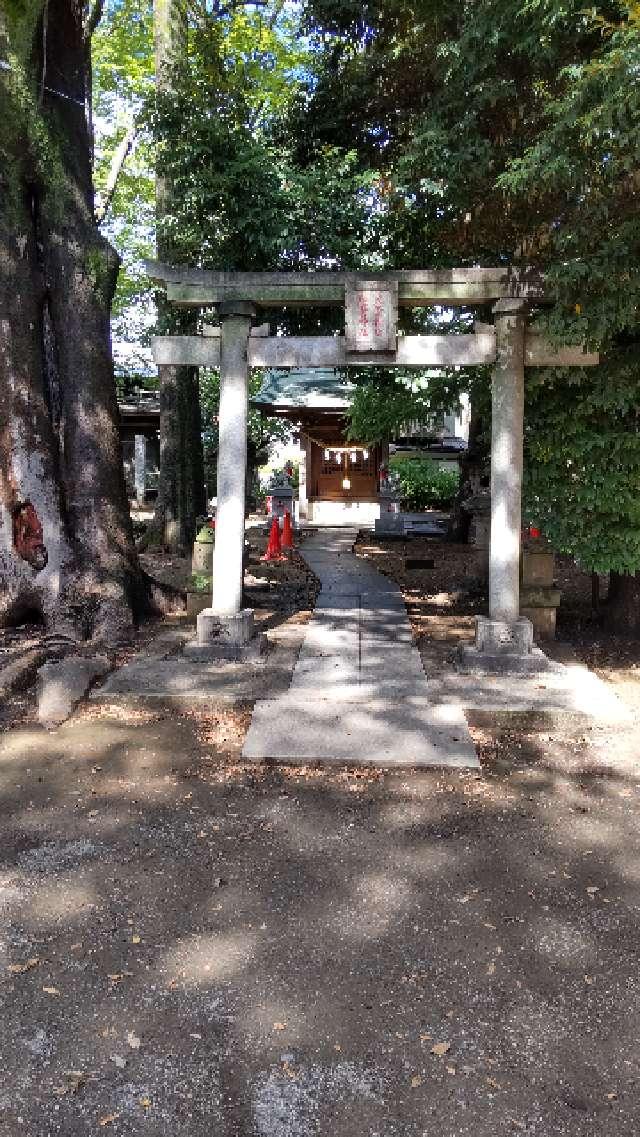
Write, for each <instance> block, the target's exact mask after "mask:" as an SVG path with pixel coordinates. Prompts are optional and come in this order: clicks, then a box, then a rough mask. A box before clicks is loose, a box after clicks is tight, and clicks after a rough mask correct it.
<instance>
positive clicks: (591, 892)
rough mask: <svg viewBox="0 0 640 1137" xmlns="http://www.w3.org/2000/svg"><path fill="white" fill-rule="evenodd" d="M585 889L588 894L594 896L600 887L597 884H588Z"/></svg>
mask: <svg viewBox="0 0 640 1137" xmlns="http://www.w3.org/2000/svg"><path fill="white" fill-rule="evenodd" d="M585 891H586V892H588V893H589V896H595V894H596V892H599V891H600V887H599V885H597V884H590V885H588V886H587V888H586V889H585Z"/></svg>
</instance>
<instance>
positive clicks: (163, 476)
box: [152, 0, 206, 551]
mask: <svg viewBox="0 0 640 1137" xmlns="http://www.w3.org/2000/svg"><path fill="white" fill-rule="evenodd" d="M153 16H154V40H155V62H156V87H157V90H158V92H159V93H161V94H170V93H171V91H172V89H173V83H174V78H175V74H176V69H177V68H178V67H179V66H180V64H181V62H183V60H184V58H185V57H186V52H187V18H186V5H185V2H184V0H154V5H153ZM162 155H163V150H162V146H160V147H159V151H158V162H157V168H156V220H157V255H158V260H161V261H167V262H169V263H171V262H172V261H173V260H175V259H176V258H175V250H174V248H173V245H172V243H171V241H170V240H168V239H167V237H166V236H165V235H164V234H163V228H162V222H163V218H164V217H165V216H166V214H168V213H170V211H171V182H170V179H169V178H168V177H167V176H166V174H165V171H164V169H163V158H162ZM157 303H158V328H159V331H160V332H161V333H165V334H168V333H172V334H182V335H189V334H191V335H193V334H194V333H195V331H196V325H197V316H196V315H195V314H194V313H191V312H189V313H182V314H179V313H175V312H172V311H171V310H170V308H169V305H168V304H167V302H166V300H165V299H164V296H162V295H159V296H158V301H157ZM158 382H159V387H160V479H159V486H158V501H157V506H156V513H155V518H154V522H153V526H152V539H156V540H159V541H160V542H161V544H162V545H164V547H165V548H167V549H172V550H175V551H178V550H182V549H184V548H186V547H187V546H188V545H189V544H190V543H191V541H192V540H193V536H194V530H195V522H196V517H197V516H198V514H201V513H204V510H205V508H206V501H205V492H204V456H203V447H202V427H201V421H200V394H199V385H198V369H197V368H195V367H164V366H163V367H159V368H158Z"/></svg>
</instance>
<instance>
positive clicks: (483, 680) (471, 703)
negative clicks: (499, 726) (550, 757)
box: [427, 665, 634, 724]
mask: <svg viewBox="0 0 640 1137" xmlns="http://www.w3.org/2000/svg"><path fill="white" fill-rule="evenodd" d="M427 690H428V697H429V699H430V701H431V702H433V703H434V704H437V703H443V704H447V703H449V702H450V701H452V700H453V701H455V702H457V703H459V704H460V705H461V706H462V707H464V709H465V710H470V711H471V710H474V711H507V712H509V711H510V712H518V713H522V712H527V711H536V712H538V713H540V714H544V713H546V712H549V713H552V714H554V713H565V714H571V715H585V716H586V717H587V718H592V719H599V720H601V721H602V722H610V723H621V724H622V723H630V722H632V721H634V716H633V714H632V712H631V711H630V710H629V708H628V707H627V706H625V704H624V703H623V702H622V700H621V699H619V698H618V696H617V695H616V694H615V693H614V692H613V691H612V690H611V689H610V688H609V687H608V686H607V684H606V683H604V682H603V681H602V679H600V678H599V677H598V676H597V675H594V674H593V672H591V671H588V670H587V668H586V667H580V666H579V665H572V666H569V667H563V668H562V670H560V671H554V672H550V673H548V674H544V675H502V676H491V675H464V674H460V673H458V672H455V671H446V672H444V673H442V674H441V675H439V676H438V677H437V678H434V679H430V680H429V681H428V682H427Z"/></svg>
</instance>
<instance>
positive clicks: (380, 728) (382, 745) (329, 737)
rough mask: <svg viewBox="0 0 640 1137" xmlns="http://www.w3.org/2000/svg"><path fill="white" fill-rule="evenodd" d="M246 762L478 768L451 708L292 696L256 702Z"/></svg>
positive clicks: (466, 732)
mask: <svg viewBox="0 0 640 1137" xmlns="http://www.w3.org/2000/svg"><path fill="white" fill-rule="evenodd" d="M242 754H243V757H244V758H247V759H252V760H255V761H259V760H263V759H273V760H280V761H283V762H289V761H294V762H295V761H300V760H304V761H322V762H338V763H349V762H354V763H356V764H358V765H362V764H366V765H369V764H370V765H376V766H388V767H392V766H418V767H419V766H449V767H471V768H478V767H479V762H478V758H477V755H476V752H475V748H474V746H473V742H472V741H471V736H470V734H469V729H468V727H467V724H466V721H465V718H464V715H463V713H462V711H461V710H460V708H459V707H457V706H455V705H443V706H438V707H432V706H429V705H427V704H425V702H424V700H423V699H420V698H416V697H414V698H410V699H409V698H408V699H405V700H403V701H402V702H401V703H398V702H396V701H392V700H387V699H380V698H377V699H371V700H369V701H367V702H351V703H348V702H340V704H339V706H336V704H335V702H334V701H333V700H319V699H317V700H312V699H309V698H300V699H296V698H294V697H293V694H292V692H290V693H289V694H288V695H286V696H283V697H281V698H279V699H265V700H263V701H261V702H259V703H256V705H255V708H254V711H253V717H252V720H251V727H250V729H249V733H248V734H247V737H246V740H245V744H244V747H243V750H242Z"/></svg>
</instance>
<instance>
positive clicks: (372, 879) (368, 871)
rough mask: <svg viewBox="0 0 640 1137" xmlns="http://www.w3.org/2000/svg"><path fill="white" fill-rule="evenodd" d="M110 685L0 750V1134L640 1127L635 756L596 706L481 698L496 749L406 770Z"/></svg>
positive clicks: (243, 716)
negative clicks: (513, 708)
mask: <svg viewBox="0 0 640 1137" xmlns="http://www.w3.org/2000/svg"><path fill="white" fill-rule="evenodd" d="M115 706H116V710H115V711H114V710H113V709H112V708H111V707H110V706H109V705H107V706H106V707H105V706H102V707H100V708H98V709H93V708H92V709H91V710H88V711H85V712H82V713H81V714H80V715H78V716H77V717H76V718H75V719H74V720H72V721H71V722H70V723H68V724H66V725H65V726H64V727H63V728H61V729H60V730H58V731H56V732H52V733H50V734H47V733H45V732H44V731H38V730H35V729H24V730H16V731H14V732H12V733H11V734H7V735H5V736H4V739H3V740H2V745H1V747H0V778H1V779H2V789H3V793H2V814H1V818H0V821H1V838H2V846H1V847H2V864H1V866H0V918H1V921H2V926H1V928H0V948H1V954H0V966H1V967H2V968H3V970H2V971H1V972H0V974H1V977H2V999H3V1003H2V1013H3V1024H4V1042H5V1054H6V1056H7V1059H6V1060H7V1077H8V1082H7V1085H9V1086H10V1087H11V1089H10V1092H2V1093H0V1111H1V1112H0V1131H2V1132H3V1133H4V1132H6V1133H7V1134H11V1135H13V1134H14V1133H15V1134H17V1133H21V1132H28V1133H29V1134H33V1135H34V1137H44V1135H45V1134H47V1135H48V1134H56V1133H60V1134H64V1135H67V1134H71V1133H73V1134H74V1137H75V1135H76V1134H78V1135H82V1134H85V1133H86V1134H89V1133H94V1132H102V1129H104V1130H105V1131H106V1132H111V1133H114V1134H122V1135H125V1134H126V1135H127V1137H129V1135H133V1137H136V1135H138V1134H140V1135H141V1137H142V1135H147V1134H153V1135H154V1137H155V1135H156V1134H157V1135H158V1137H159V1135H160V1134H163V1135H164V1134H166V1133H171V1134H172V1137H174V1135H175V1137H187V1135H188V1137H199V1135H200V1134H202V1137H204V1135H205V1134H206V1137H211V1134H212V1133H214V1132H215V1133H216V1135H218V1134H219V1135H221V1137H240V1135H242V1137H245V1135H246V1137H253V1135H255V1137H288V1135H291V1137H294V1135H295V1137H299V1135H300V1134H304V1135H305V1137H307V1135H309V1137H315V1135H318V1137H325V1135H326V1134H327V1133H330V1132H333V1130H334V1128H335V1127H336V1126H338V1127H339V1131H340V1133H341V1134H343V1135H344V1137H361V1135H362V1134H366V1135H368V1137H373V1135H374V1134H384V1135H385V1137H394V1135H397V1137H400V1135H402V1137H423V1134H424V1133H425V1124H426V1122H425V1119H427V1122H428V1131H429V1132H431V1130H433V1131H434V1132H437V1133H438V1134H442V1135H444V1137H454V1135H455V1137H460V1135H462V1137H495V1134H496V1133H511V1132H518V1133H525V1134H529V1135H535V1137H555V1135H561V1134H562V1135H565V1134H566V1135H570V1137H593V1135H594V1134H595V1133H596V1132H597V1133H598V1134H601V1133H604V1134H606V1133H610V1134H612V1137H613V1135H614V1134H615V1137H618V1135H620V1134H625V1135H626V1134H629V1135H631V1134H632V1133H634V1132H635V1131H637V1129H638V1128H640V1112H639V1110H640V1107H639V1106H638V1101H639V1100H640V1099H639V1097H638V1092H637V1090H638V1078H639V1076H640V1070H639V1069H638V1055H637V1049H636V1038H637V1031H638V1009H639V1008H638V996H639V994H640V983H639V982H638V979H637V975H638V963H639V960H638V947H637V909H638V905H639V903H640V883H639V880H638V877H639V873H640V869H639V867H638V866H639V865H640V836H639V827H638V825H637V807H638V799H639V797H640V767H638V765H637V764H636V765H635V766H634V767H633V768H632V767H631V766H630V765H629V766H628V767H627V768H625V769H624V770H622V771H621V770H618V769H615V770H612V769H606V768H605V766H604V765H603V762H602V757H603V753H602V752H603V749H604V740H603V738H602V737H601V736H600V734H599V732H598V730H596V729H593V730H589V729H587V728H585V727H581V728H577V727H576V725H575V724H573V726H570V727H569V728H567V727H566V725H565V726H562V727H554V725H553V723H552V722H547V723H546V724H542V723H540V722H538V721H535V718H534V719H532V718H531V716H529V717H527V716H522V717H521V718H520V719H517V720H516V719H514V718H513V717H511V718H509V719H505V721H504V722H502V723H501V722H497V723H496V721H494V720H491V721H487V720H485V721H483V716H482V714H481V713H478V714H477V715H475V716H471V719H472V722H471V729H472V733H473V735H474V741H475V743H476V745H477V746H478V748H479V752H480V755H481V759H482V762H483V769H482V771H481V772H477V771H468V770H465V771H459V772H453V771H451V772H445V771H441V770H433V771H423V772H420V773H415V772H411V771H399V772H395V773H386V774H383V773H381V772H380V771H378V770H362V769H359V770H355V769H351V770H350V769H346V768H338V769H335V770H333V771H327V770H323V769H321V768H319V767H317V766H314V765H308V766H306V767H302V768H294V767H287V766H279V767H273V768H269V767H268V766H267V765H259V766H255V767H254V766H252V765H251V764H250V763H245V762H242V761H240V760H239V757H238V755H239V750H240V746H241V742H242V737H243V734H244V731H245V729H246V725H247V722H248V712H247V711H246V710H244V709H243V708H240V709H239V710H237V711H235V710H232V709H223V710H221V709H215V710H213V709H211V710H209V711H203V712H202V713H197V712H195V711H194V712H193V713H192V714H190V715H180V714H178V713H176V712H166V711H165V712H163V711H162V710H161V709H157V710H155V711H154V710H146V711H144V712H143V713H141V714H140V715H139V716H133V717H132V720H131V723H130V724H129V725H127V723H126V721H125V719H123V717H122V715H121V714H120V713H119V711H118V709H117V704H115ZM621 733H624V731H623V730H622V731H621ZM33 961H35V962H33ZM10 968H13V970H10ZM21 968H23V969H21ZM19 1118H21V1119H22V1120H21V1121H20V1120H18V1119H19ZM105 1118H111V1119H112V1120H109V1121H105ZM101 1122H102V1123H103V1124H102V1126H101Z"/></svg>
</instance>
